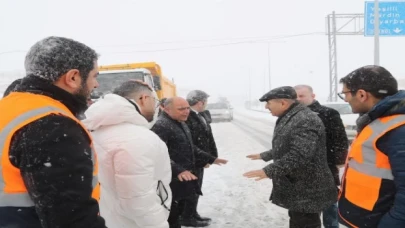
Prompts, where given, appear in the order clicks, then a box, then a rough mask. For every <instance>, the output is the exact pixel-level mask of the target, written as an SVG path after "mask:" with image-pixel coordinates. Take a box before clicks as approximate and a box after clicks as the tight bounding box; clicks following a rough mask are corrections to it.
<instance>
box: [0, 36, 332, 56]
mask: <svg viewBox="0 0 405 228" xmlns="http://www.w3.org/2000/svg"><path fill="white" fill-rule="evenodd" d="M311 35H324V33H323V32H311V33H300V34H292V35H278V36H271V37H241V38H231V39H211V40H189V41H167V42H160V43H158V42H156V43H153V42H150V43H139V44H129V45H121V44H111V45H100V46H94V47H98V48H103V47H129V46H136V45H146V44H175V43H187V42H189V43H191V42H215V41H226V40H243V41H238V42H227V43H221V44H209V45H199V46H191V47H178V48H165V49H155V50H133V51H126V52H104V53H105V54H127V53H135V52H137V53H146V52H165V51H180V50H189V49H201V48H212V47H221V46H229V45H238V44H246V43H260V42H271V41H275V40H282V39H288V38H294V37H301V36H311ZM18 52H24V53H26V52H27V51H23V50H12V51H5V52H0V55H3V54H11V53H18Z"/></svg>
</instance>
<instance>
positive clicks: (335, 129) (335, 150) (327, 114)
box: [308, 101, 349, 186]
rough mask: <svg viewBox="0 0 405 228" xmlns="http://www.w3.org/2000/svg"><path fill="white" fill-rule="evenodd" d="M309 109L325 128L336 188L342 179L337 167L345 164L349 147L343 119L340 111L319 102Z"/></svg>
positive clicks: (330, 165)
mask: <svg viewBox="0 0 405 228" xmlns="http://www.w3.org/2000/svg"><path fill="white" fill-rule="evenodd" d="M308 108H310V109H311V110H312V111H313V112H315V113H317V114H318V116H319V118H321V120H322V122H323V125H324V126H325V131H326V156H327V159H328V165H329V168H330V170H331V171H332V174H333V178H334V179H335V184H336V186H339V185H340V178H339V169H338V168H337V165H343V164H345V162H346V157H347V153H348V147H349V140H348V139H347V135H346V131H345V127H344V125H343V122H342V119H341V118H340V114H339V112H338V111H336V110H335V109H333V108H329V107H326V106H322V105H321V104H319V102H318V101H315V102H314V103H312V104H311V105H309V106H308Z"/></svg>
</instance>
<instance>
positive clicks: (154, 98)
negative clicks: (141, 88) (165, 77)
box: [139, 96, 161, 108]
mask: <svg viewBox="0 0 405 228" xmlns="http://www.w3.org/2000/svg"><path fill="white" fill-rule="evenodd" d="M145 97H150V98H152V99H153V100H155V105H156V107H155V108H158V107H159V105H160V103H161V101H160V100H159V99H157V98H156V97H154V96H145ZM139 99H141V100H142V97H140V98H139Z"/></svg>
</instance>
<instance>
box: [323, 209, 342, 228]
mask: <svg viewBox="0 0 405 228" xmlns="http://www.w3.org/2000/svg"><path fill="white" fill-rule="evenodd" d="M322 215H323V217H322V218H323V226H324V227H325V228H339V216H338V205H337V203H335V204H332V205H331V206H330V207H328V208H326V209H325V210H324V211H323V212H322Z"/></svg>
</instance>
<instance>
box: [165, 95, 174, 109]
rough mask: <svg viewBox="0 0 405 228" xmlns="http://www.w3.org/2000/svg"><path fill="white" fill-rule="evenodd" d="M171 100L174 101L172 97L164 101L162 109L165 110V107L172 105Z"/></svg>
mask: <svg viewBox="0 0 405 228" xmlns="http://www.w3.org/2000/svg"><path fill="white" fill-rule="evenodd" d="M173 100H174V98H173V97H169V98H167V99H166V100H165V101H164V103H163V107H165V108H166V107H168V106H170V105H171V104H173Z"/></svg>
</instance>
